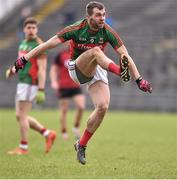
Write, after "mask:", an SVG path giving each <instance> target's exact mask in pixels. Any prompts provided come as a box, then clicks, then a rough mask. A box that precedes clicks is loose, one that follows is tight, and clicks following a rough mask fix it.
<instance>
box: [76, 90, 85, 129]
mask: <svg viewBox="0 0 177 180" xmlns="http://www.w3.org/2000/svg"><path fill="white" fill-rule="evenodd" d="M73 100H74V103H75V105H76V117H75V122H74V127H76V128H79V127H80V122H81V119H82V114H83V111H84V108H85V97H84V95H82V94H81V95H76V96H74V97H73Z"/></svg>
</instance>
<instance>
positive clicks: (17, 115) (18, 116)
mask: <svg viewBox="0 0 177 180" xmlns="http://www.w3.org/2000/svg"><path fill="white" fill-rule="evenodd" d="M16 119H17V121H18V122H19V121H20V114H16Z"/></svg>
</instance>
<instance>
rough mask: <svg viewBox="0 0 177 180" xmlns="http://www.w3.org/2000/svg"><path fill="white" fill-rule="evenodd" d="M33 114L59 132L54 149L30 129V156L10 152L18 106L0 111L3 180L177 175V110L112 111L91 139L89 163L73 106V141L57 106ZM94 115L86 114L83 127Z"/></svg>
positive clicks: (16, 133) (16, 137)
mask: <svg viewBox="0 0 177 180" xmlns="http://www.w3.org/2000/svg"><path fill="white" fill-rule="evenodd" d="M31 115H33V116H34V117H37V118H38V119H39V121H40V122H42V123H43V124H44V125H46V126H47V127H49V128H51V129H54V130H56V131H57V135H58V136H57V139H56V142H55V144H54V146H53V149H52V151H51V152H50V153H49V154H45V153H44V138H43V137H42V136H41V135H39V134H38V133H36V132H34V131H32V130H30V134H29V151H30V153H29V155H27V156H9V155H7V151H8V150H10V149H12V148H14V147H16V146H17V145H18V143H19V131H18V124H17V123H16V120H15V112H14V110H0V138H1V140H0V179H5V178H18V179H26V178H29V179H33V178H36V179H40V178H42V179H45V178H46V179H47V178H49V179H59V178H63V179H64V178H67V179H69V178H73V179H79V178H80V179H86V178H91V179H97V178H101V179H105V178H109V179H111V178H114V179H115V178H119V179H120V178H135V179H141V178H156V179H162V178H165V179H166V178H168V179H169V178H177V114H167V113H140V112H119V111H118V112H116V111H113V112H111V111H109V112H108V114H107V115H106V117H105V119H104V122H103V123H102V125H101V127H100V128H99V129H98V130H97V132H96V133H95V135H94V136H93V138H92V140H91V141H90V142H89V144H88V148H87V151H86V153H87V154H86V155H87V161H88V163H87V164H86V165H85V166H83V165H81V164H79V163H78V162H77V160H76V153H75V151H74V148H73V144H74V142H75V140H74V137H73V135H72V132H71V127H72V122H73V119H72V118H73V117H74V112H73V111H71V112H69V114H68V129H69V135H70V138H69V140H68V141H64V140H62V138H61V136H60V134H59V123H58V112H57V110H35V111H33V112H32V113H31ZM88 115H89V112H85V113H84V118H83V121H82V130H83V129H84V127H85V125H86V119H87V117H88Z"/></svg>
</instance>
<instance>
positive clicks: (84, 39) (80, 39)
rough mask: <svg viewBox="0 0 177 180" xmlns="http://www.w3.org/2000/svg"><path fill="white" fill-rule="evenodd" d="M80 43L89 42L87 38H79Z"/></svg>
mask: <svg viewBox="0 0 177 180" xmlns="http://www.w3.org/2000/svg"><path fill="white" fill-rule="evenodd" d="M79 41H87V39H86V38H85V37H79Z"/></svg>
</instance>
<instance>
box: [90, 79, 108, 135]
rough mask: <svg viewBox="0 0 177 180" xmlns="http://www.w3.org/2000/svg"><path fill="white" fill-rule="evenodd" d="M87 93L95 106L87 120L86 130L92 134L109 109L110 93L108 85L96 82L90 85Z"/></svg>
mask: <svg viewBox="0 0 177 180" xmlns="http://www.w3.org/2000/svg"><path fill="white" fill-rule="evenodd" d="M88 91H89V94H90V96H91V98H92V101H93V104H94V106H95V110H94V111H93V112H92V114H91V115H90V117H89V119H88V122H87V130H88V131H89V132H91V133H94V132H95V131H96V129H97V128H98V127H99V126H100V124H101V122H102V121H103V118H104V116H105V114H106V112H107V109H108V107H109V102H110V92H109V87H108V85H107V84H105V83H104V82H102V81H97V82H95V83H94V84H92V85H91V86H90V87H89V89H88ZM98 94H99V96H98Z"/></svg>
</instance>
